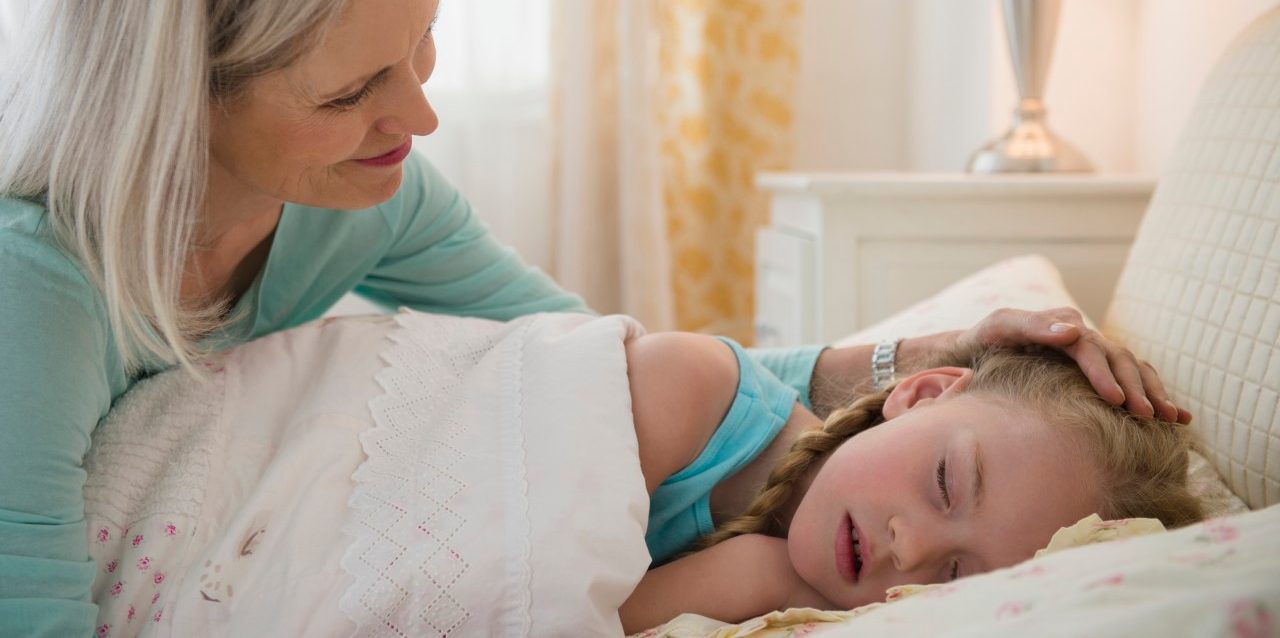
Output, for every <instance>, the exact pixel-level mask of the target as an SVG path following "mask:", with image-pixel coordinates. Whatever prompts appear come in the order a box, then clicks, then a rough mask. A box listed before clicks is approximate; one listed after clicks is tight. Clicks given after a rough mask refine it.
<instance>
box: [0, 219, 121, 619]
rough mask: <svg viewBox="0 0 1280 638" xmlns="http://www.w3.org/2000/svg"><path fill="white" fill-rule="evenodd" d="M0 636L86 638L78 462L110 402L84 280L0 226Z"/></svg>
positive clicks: (54, 255) (87, 579)
mask: <svg viewBox="0 0 1280 638" xmlns="http://www.w3.org/2000/svg"><path fill="white" fill-rule="evenodd" d="M0 299H3V300H4V301H3V303H0V636H89V635H91V634H92V633H93V623H94V620H95V619H96V617H97V607H96V606H95V605H94V604H93V602H92V600H91V596H90V589H91V587H92V586H93V579H94V574H95V566H94V563H93V561H92V560H91V559H90V558H89V552H88V546H87V543H86V539H85V520H84V497H83V493H82V489H83V487H84V481H85V472H84V469H83V466H82V460H83V458H84V454H85V452H86V451H87V450H88V448H89V436H90V433H91V432H92V430H93V428H94V426H95V425H96V424H97V422H98V419H99V417H100V416H101V415H102V413H103V412H104V411H105V410H106V408H107V406H109V405H110V401H111V397H110V385H109V382H108V380H107V377H106V372H105V371H104V364H103V361H104V358H105V345H104V344H105V343H106V336H105V326H104V325H102V323H101V321H100V320H99V319H97V316H98V315H97V314H96V313H95V309H96V307H95V305H94V304H95V299H96V297H95V296H94V295H93V293H92V291H91V289H90V288H89V284H88V282H87V281H86V280H85V279H84V278H83V276H81V275H80V273H79V271H78V270H77V269H75V268H74V267H73V266H72V265H71V263H70V262H69V261H68V260H67V259H66V258H65V257H63V256H62V255H61V253H58V252H57V251H56V250H55V249H53V248H52V247H51V246H49V245H47V244H42V243H40V242H37V241H34V240H32V239H30V238H29V237H25V236H17V235H15V234H12V233H7V232H5V231H4V230H3V229H0Z"/></svg>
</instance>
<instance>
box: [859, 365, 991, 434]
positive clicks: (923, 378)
mask: <svg viewBox="0 0 1280 638" xmlns="http://www.w3.org/2000/svg"><path fill="white" fill-rule="evenodd" d="M972 379H973V370H971V369H969V368H956V367H946V368H930V369H928V370H921V371H919V372H917V373H915V374H913V375H911V376H909V377H907V378H905V379H903V380H901V381H899V382H898V385H896V386H894V387H893V391H892V392H890V393H889V398H888V399H885V402H884V409H883V410H881V413H882V414H884V418H885V420H886V421H887V420H889V419H892V418H895V417H897V416H899V415H901V414H903V413H904V412H906V411H907V410H910V409H912V408H914V407H917V406H921V405H928V404H929V403H933V402H934V401H935V400H938V399H945V398H947V397H950V396H951V395H953V394H958V393H960V392H963V391H964V389H965V388H966V387H968V386H969V381H971V380H972Z"/></svg>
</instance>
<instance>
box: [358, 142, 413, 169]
mask: <svg viewBox="0 0 1280 638" xmlns="http://www.w3.org/2000/svg"><path fill="white" fill-rule="evenodd" d="M411 148H413V138H412V137H411V138H409V139H407V140H405V142H404V143H403V144H401V145H400V146H397V147H395V148H393V149H391V150H390V151H387V152H386V153H383V154H382V155H378V156H376V157H367V158H364V159H357V160H355V161H356V162H359V163H360V164H362V165H364V166H371V167H375V168H380V167H384V166H396V165H397V164H399V163H400V162H402V161H404V158H406V157H408V156H409V149H411Z"/></svg>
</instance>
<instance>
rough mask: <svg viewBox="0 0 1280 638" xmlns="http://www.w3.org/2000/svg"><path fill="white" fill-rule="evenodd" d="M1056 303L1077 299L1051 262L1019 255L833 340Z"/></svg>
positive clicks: (949, 325) (950, 326) (920, 329)
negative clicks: (874, 322)
mask: <svg viewBox="0 0 1280 638" xmlns="http://www.w3.org/2000/svg"><path fill="white" fill-rule="evenodd" d="M1062 306H1071V307H1072V308H1079V307H1080V304H1078V303H1076V300H1075V299H1073V298H1072V297H1071V294H1070V293H1068V292H1067V288H1066V286H1064V285H1063V283H1062V275H1061V274H1059V273H1058V269H1057V268H1056V267H1054V265H1053V262H1050V261H1049V260H1048V259H1046V258H1045V257H1044V256H1042V255H1022V256H1021V257H1012V258H1009V259H1006V260H1004V261H1001V262H997V263H995V264H992V265H990V266H987V267H986V268H983V269H982V270H979V271H978V272H976V273H974V274H972V275H969V276H968V277H965V278H964V279H961V280H960V281H957V282H956V283H954V284H951V285H950V286H947V287H946V288H944V289H943V290H942V291H940V292H938V293H937V294H935V295H933V296H932V297H928V298H926V299H924V300H922V301H920V302H919V303H917V304H915V305H913V306H911V307H910V308H907V309H906V310H903V311H901V312H898V313H897V314H895V315H893V316H891V317H889V318H887V319H884V320H882V321H880V322H879V323H876V324H873V325H871V326H869V327H867V328H864V329H862V330H859V331H858V332H855V333H853V334H851V335H849V336H847V337H845V338H843V339H841V340H839V341H837V342H836V344H835V345H837V346H847V345H853V344H858V343H875V342H876V341H880V340H883V339H893V338H897V337H915V336H920V335H927V334H932V333H935V332H942V331H945V330H957V329H961V328H968V327H970V326H972V325H973V324H975V323H978V321H979V320H981V319H982V318H983V317H985V316H987V315H988V314H990V313H991V311H992V310H995V309H996V308H1021V309H1023V310H1047V309H1049V308H1059V307H1062ZM1080 314H1081V315H1083V314H1084V312H1083V311H1081V313H1080ZM1085 323H1086V324H1087V325H1089V326H1090V327H1092V326H1093V325H1094V324H1093V322H1092V321H1091V320H1090V319H1089V318H1088V317H1085Z"/></svg>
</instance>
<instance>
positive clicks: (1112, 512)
mask: <svg viewBox="0 0 1280 638" xmlns="http://www.w3.org/2000/svg"><path fill="white" fill-rule="evenodd" d="M948 365H954V366H961V367H966V368H972V369H973V379H972V381H970V382H969V385H968V387H966V388H965V393H966V394H970V395H986V396H989V397H991V398H992V399H994V400H1003V401H1008V402H1009V403H1011V404H1013V405H1018V406H1027V407H1029V408H1031V409H1032V410H1034V411H1035V412H1037V413H1038V414H1040V415H1042V416H1043V418H1044V419H1045V420H1046V421H1047V422H1048V423H1049V424H1050V425H1052V426H1056V427H1062V428H1068V429H1070V430H1074V431H1076V432H1078V433H1080V434H1083V435H1084V436H1083V438H1084V440H1085V441H1087V443H1086V453H1088V454H1091V455H1092V458H1093V460H1094V462H1095V466H1096V467H1098V468H1099V470H1100V477H1101V489H1102V498H1103V505H1102V511H1100V512H1098V514H1099V515H1100V516H1102V517H1103V518H1107V519H1114V518H1134V517H1144V518H1157V519H1160V521H1161V522H1162V523H1164V524H1165V526H1166V527H1178V526H1181V525H1186V524H1188V523H1192V522H1195V521H1197V520H1200V519H1201V518H1202V517H1203V511H1202V509H1201V506H1200V502H1199V501H1198V500H1197V499H1196V498H1195V497H1194V496H1193V495H1192V494H1191V492H1190V490H1189V489H1188V484H1187V466H1188V464H1189V462H1190V459H1189V453H1190V451H1191V450H1192V449H1195V448H1196V447H1197V445H1196V442H1195V439H1194V435H1193V434H1192V432H1191V428H1189V427H1185V426H1177V425H1171V424H1169V423H1165V422H1161V421H1158V420H1156V419H1149V418H1143V417H1139V416H1135V415H1134V414H1133V413H1131V412H1129V411H1128V410H1126V409H1124V408H1123V407H1117V406H1113V405H1111V404H1109V403H1107V402H1106V401H1104V400H1103V399H1102V398H1100V397H1099V396H1098V394H1097V392H1095V391H1094V389H1093V386H1092V385H1090V383H1089V380H1088V378H1086V377H1085V376H1084V373H1083V372H1081V371H1080V368H1079V367H1078V366H1077V365H1076V363H1075V362H1074V361H1072V360H1071V359H1070V358H1068V357H1067V356H1066V355H1064V354H1062V353H1061V352H1060V351H1057V350H1048V349H1026V350H974V351H971V352H953V353H947V354H943V355H940V356H939V357H937V358H936V360H935V361H933V362H931V363H930V364H928V365H927V366H926V367H940V366H948ZM891 391H892V388H889V389H887V390H884V391H883V392H876V393H874V394H870V395H867V396H864V397H862V398H860V399H858V400H856V401H854V402H853V403H852V404H851V405H849V406H848V407H846V408H843V409H840V410H836V411H835V412H832V413H831V415H830V416H829V417H828V418H827V420H826V422H825V423H824V424H823V427H822V428H821V429H814V430H810V431H808V432H804V433H803V434H801V435H800V436H799V437H798V438H797V439H796V440H795V442H794V443H793V444H792V445H791V449H790V450H789V451H788V452H787V453H786V454H785V455H784V456H783V457H782V459H781V460H779V461H778V463H777V465H775V466H774V467H773V470H772V471H771V472H770V474H769V478H768V479H767V480H766V481H765V484H764V486H763V487H762V488H761V489H760V491H759V493H757V495H756V497H755V498H754V499H753V500H752V501H751V503H750V504H749V505H748V506H747V509H746V510H745V511H744V512H743V513H742V514H741V515H739V516H738V517H736V518H734V519H732V520H729V521H727V522H725V523H724V524H722V525H721V526H720V528H719V529H717V530H716V531H715V532H712V533H711V534H707V535H706V536H703V537H702V538H701V539H699V541H698V543H697V544H696V546H695V551H696V550H700V549H705V548H707V547H710V546H712V545H715V544H716V543H719V542H722V541H724V540H727V539H729V538H733V537H734V536H738V535H740V534H769V535H773V536H785V535H786V531H787V530H786V529H785V528H784V527H783V521H782V519H781V518H780V516H779V515H780V513H781V509H782V507H783V506H784V505H785V504H786V503H787V502H788V501H789V500H790V498H791V496H792V492H793V491H794V490H795V488H796V486H797V485H798V484H799V482H800V479H801V477H803V476H804V474H805V472H806V471H807V470H808V469H809V468H810V467H812V466H813V464H814V463H816V462H817V461H818V460H819V459H821V458H823V457H825V456H826V455H827V454H829V453H830V452H832V451H834V450H835V449H836V448H837V447H839V446H840V444H841V443H844V442H845V441H846V440H848V439H849V438H850V437H853V436H854V435H856V434H858V433H859V432H862V431H863V430H866V429H868V428H871V427H874V426H876V425H878V424H880V423H883V422H884V415H883V414H882V410H883V409H884V404H885V400H886V399H887V398H888V396H889V393H890V392H891ZM1045 540H1046V541H1047V540H1048V539H1045Z"/></svg>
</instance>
